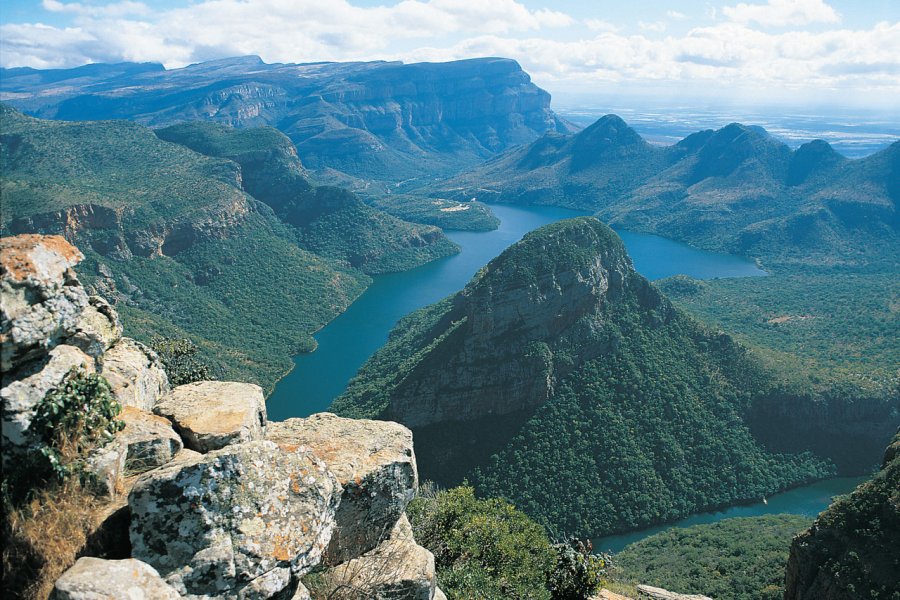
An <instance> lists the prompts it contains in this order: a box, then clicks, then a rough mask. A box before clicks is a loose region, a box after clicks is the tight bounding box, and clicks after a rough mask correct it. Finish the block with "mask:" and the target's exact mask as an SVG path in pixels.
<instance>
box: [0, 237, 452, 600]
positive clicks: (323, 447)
mask: <svg viewBox="0 0 900 600" xmlns="http://www.w3.org/2000/svg"><path fill="white" fill-rule="evenodd" d="M81 259H82V255H81V253H80V252H79V251H78V250H76V249H75V248H74V247H72V246H71V245H70V244H68V243H67V242H66V241H65V240H64V239H63V238H62V237H58V236H40V235H25V236H16V237H9V238H4V239H3V240H2V242H0V292H2V315H0V316H2V321H0V325H2V329H0V336H2V342H3V350H4V354H3V372H4V377H3V387H2V390H0V396H2V400H3V405H2V417H3V462H4V468H6V467H7V465H8V464H9V461H11V460H14V459H16V458H18V457H22V456H23V454H28V453H39V452H40V451H41V444H42V443H43V442H42V440H40V439H37V438H35V437H34V435H32V433H31V429H30V425H31V423H32V420H33V419H34V416H35V414H36V411H37V410H38V406H39V405H40V403H41V402H42V400H43V398H44V396H45V394H46V393H47V392H48V391H50V390H52V389H54V388H56V387H58V386H59V385H60V384H61V383H62V382H63V381H64V380H65V379H66V377H67V376H68V375H69V373H70V369H71V368H73V367H74V368H80V369H83V370H85V371H92V372H97V373H100V374H101V375H103V376H104V377H105V378H107V379H108V380H109V382H110V384H111V388H112V390H113V392H114V394H115V397H116V399H117V400H118V401H119V403H121V404H122V405H123V406H124V410H123V412H122V413H121V414H120V417H119V418H120V419H121V420H122V422H123V424H124V428H122V429H121V431H120V432H119V433H117V434H116V435H115V436H114V438H113V439H112V440H111V441H109V442H108V443H107V444H106V445H105V446H102V447H100V448H98V449H96V450H93V451H92V452H91V454H90V455H89V456H88V457H87V463H86V464H87V471H88V473H89V476H90V480H91V481H92V482H93V483H94V484H95V485H93V486H92V488H91V489H93V490H94V493H96V494H97V495H98V497H99V498H100V500H99V512H100V513H102V514H107V515H109V516H108V518H107V521H106V522H105V523H103V524H102V525H101V529H103V531H104V535H105V536H106V537H108V538H109V539H110V540H116V541H120V540H122V539H123V538H126V539H129V540H130V543H124V544H123V543H121V542H119V543H118V544H117V545H116V547H115V548H112V547H109V548H107V547H103V546H102V544H101V545H100V546H99V547H93V546H92V548H93V550H94V551H97V552H103V553H112V554H113V555H115V556H113V558H114V559H101V558H96V557H91V556H83V557H82V558H80V559H78V561H77V562H76V563H75V564H74V565H73V566H72V567H71V568H70V569H69V570H68V571H66V572H65V573H64V574H63V575H62V577H60V578H59V579H58V580H57V581H56V584H55V588H54V592H53V596H52V597H54V598H57V599H71V600H76V599H77V600H88V599H91V598H100V597H103V598H119V597H123V594H127V595H128V596H129V597H146V598H167V599H175V598H183V597H184V598H194V599H201V598H233V599H238V598H240V599H242V600H251V599H266V598H282V599H283V598H298V599H303V598H311V597H315V598H326V597H331V594H332V593H333V592H334V591H335V590H336V589H351V590H352V591H353V593H354V594H356V595H357V596H354V597H360V598H363V597H365V598H369V597H378V598H383V599H386V600H388V599H397V600H400V599H407V598H416V599H421V600H432V598H438V599H440V598H442V597H443V594H442V593H441V592H440V590H439V589H438V588H437V587H436V581H435V573H434V557H433V556H432V555H431V553H430V552H429V551H427V550H425V549H424V548H422V547H420V546H418V545H417V544H416V542H415V540H414V539H413V537H412V532H411V530H410V528H409V523H408V521H407V520H406V516H405V509H406V505H407V503H408V502H409V501H410V499H412V497H413V496H414V495H415V493H416V489H417V485H418V475H417V471H416V462H415V455H414V453H413V447H412V435H411V433H410V432H409V430H407V429H406V428H404V427H402V426H400V425H397V424H395V423H385V422H375V421H352V420H348V419H342V418H339V417H336V416H334V415H327V414H323V415H314V416H313V417H310V418H309V419H293V420H291V421H288V422H286V423H279V424H271V423H268V421H267V420H266V413H265V403H264V401H263V395H262V390H261V389H260V388H259V386H256V385H252V384H246V383H235V382H218V381H203V382H196V383H192V384H186V385H182V386H179V387H176V388H174V389H170V388H169V384H168V380H167V377H166V374H165V372H164V371H163V370H162V369H161V368H160V366H159V363H158V361H157V359H156V356H155V354H154V353H153V352H152V351H150V350H148V349H147V348H145V347H144V346H142V345H141V344H139V343H137V342H135V341H134V340H130V339H128V338H123V337H121V333H122V329H121V326H120V325H119V322H118V317H117V315H116V313H115V311H114V310H113V309H112V308H111V307H109V305H108V304H106V303H105V302H103V301H102V300H100V299H99V298H89V297H88V296H87V294H86V293H85V291H84V289H83V288H82V287H81V285H80V283H79V282H78V280H77V278H76V277H75V275H74V273H73V271H72V267H73V266H74V265H75V264H76V263H77V262H78V261H79V260H81ZM95 545H96V544H95ZM312 570H315V571H316V576H315V577H314V578H312V579H310V580H309V583H310V588H309V590H307V588H306V587H305V586H304V581H305V580H304V581H301V578H303V577H304V575H306V574H307V573H309V572H310V571H312Z"/></svg>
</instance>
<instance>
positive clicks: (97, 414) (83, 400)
mask: <svg viewBox="0 0 900 600" xmlns="http://www.w3.org/2000/svg"><path fill="white" fill-rule="evenodd" d="M121 410H122V407H121V405H120V404H119V402H118V401H117V400H116V399H115V396H113V393H112V390H111V389H110V387H109V383H108V382H107V381H106V379H104V378H103V377H102V376H100V375H97V374H96V373H85V372H84V370H83V369H72V370H71V371H69V374H68V375H67V376H66V378H65V379H64V380H63V382H62V384H61V385H60V386H59V387H56V388H53V389H52V390H50V391H49V392H47V395H46V396H44V398H43V399H42V400H41V402H40V403H39V404H38V405H37V409H36V411H35V416H34V419H33V420H32V422H31V433H32V435H33V436H34V437H35V438H36V439H37V440H39V441H40V443H41V444H42V446H41V449H40V452H41V454H42V455H43V456H44V457H45V458H46V459H47V461H48V463H49V468H50V470H51V471H52V473H53V474H54V475H55V476H56V477H57V478H58V479H61V480H62V479H65V478H67V477H69V476H70V475H72V474H74V473H76V472H79V471H80V470H81V468H82V467H83V466H84V457H85V455H86V453H87V452H88V451H89V450H91V449H93V448H97V447H100V446H104V445H106V443H107V442H109V441H110V440H112V438H113V436H114V435H115V434H116V432H118V431H121V430H122V429H123V428H124V427H125V424H124V423H123V422H122V421H119V420H118V419H116V417H117V416H118V415H119V413H120V412H121Z"/></svg>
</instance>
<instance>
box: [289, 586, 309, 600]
mask: <svg viewBox="0 0 900 600" xmlns="http://www.w3.org/2000/svg"><path fill="white" fill-rule="evenodd" d="M291 600H312V596H310V595H309V590H308V589H306V586H304V585H303V584H302V583H301V584H298V585H297V589H296V590H294V595H293V596H291Z"/></svg>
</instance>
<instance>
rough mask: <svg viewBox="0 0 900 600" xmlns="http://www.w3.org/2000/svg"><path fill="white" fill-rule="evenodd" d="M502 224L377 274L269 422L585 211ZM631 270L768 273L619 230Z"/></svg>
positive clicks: (302, 358)
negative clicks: (491, 267)
mask: <svg viewBox="0 0 900 600" xmlns="http://www.w3.org/2000/svg"><path fill="white" fill-rule="evenodd" d="M491 209H492V210H493V211H494V213H495V214H496V215H497V217H499V219H500V227H499V228H498V229H497V230H495V231H489V232H479V233H475V232H448V236H449V237H450V238H451V239H452V240H453V241H454V242H456V243H457V244H459V246H460V248H461V249H462V251H461V252H460V253H459V254H457V255H455V256H450V257H447V258H443V259H440V260H436V261H433V262H431V263H428V264H427V265H423V266H421V267H418V268H416V269H412V270H410V271H404V272H402V273H391V274H388V275H379V276H376V277H375V278H374V281H373V283H372V285H371V286H370V287H369V288H368V289H367V290H366V291H365V292H364V293H363V294H362V296H360V297H359V299H358V300H357V301H356V302H354V303H353V304H352V305H351V306H350V308H349V309H347V311H346V312H344V313H343V314H341V315H339V316H338V317H337V318H335V319H334V320H333V321H331V322H330V323H329V324H328V325H327V326H325V327H324V328H323V329H322V330H321V331H319V332H318V333H317V334H316V336H315V337H316V341H317V342H318V344H319V345H318V348H317V349H316V351H315V352H312V353H309V354H300V355H298V356H295V357H294V364H295V367H294V370H293V371H291V372H290V373H289V374H288V375H287V376H286V377H285V378H284V379H282V380H281V381H280V382H279V383H278V385H277V386H276V388H275V391H274V392H273V393H272V395H271V396H270V397H269V399H268V401H267V402H266V405H267V411H268V416H269V419H270V420H273V421H281V420H284V419H287V418H290V417H305V416H308V415H311V414H313V413H316V412H321V411H324V410H327V409H328V407H329V406H330V404H331V402H332V400H333V399H334V398H335V397H337V396H338V395H340V393H341V392H342V391H343V390H344V388H345V387H346V385H347V382H348V381H349V380H350V378H351V377H353V376H354V375H355V374H356V372H357V370H358V369H359V367H360V366H362V364H363V363H364V362H365V361H366V359H368V358H369V356H371V355H372V353H373V352H375V351H376V350H377V349H378V348H380V347H381V346H382V345H383V344H384V343H385V341H387V337H388V333H389V332H390V331H391V329H392V328H393V327H394V325H395V324H396V323H397V321H398V320H399V319H400V318H401V317H403V316H404V315H407V314H409V313H410V312H412V311H414V310H416V309H418V308H421V307H423V306H426V305H428V304H431V303H433V302H436V301H438V300H440V299H442V298H445V297H446V296H448V295H450V294H452V293H455V292H457V291H459V290H460V289H462V288H463V286H465V285H466V283H468V282H469V280H470V279H471V278H472V276H473V275H474V274H475V273H476V272H477V271H478V269H480V268H481V267H483V266H484V265H486V264H487V263H488V262H489V261H490V260H491V259H493V258H494V257H496V256H497V255H499V254H500V253H501V252H502V251H503V250H505V249H506V248H507V247H509V246H510V245H511V244H513V243H515V242H517V241H518V240H520V239H521V238H522V236H523V235H525V234H526V233H528V232H529V231H532V230H534V229H537V228H538V227H541V226H542V225H546V224H548V223H552V222H555V221H558V220H560V219H566V218H570V217H575V216H578V215H580V214H583V213H579V212H576V211H571V210H566V209H561V208H553V207H529V208H523V207H513V206H502V205H495V206H492V207H491ZM618 234H619V235H620V236H621V237H622V240H623V241H624V242H625V246H626V248H627V249H628V253H629V255H630V256H631V257H632V260H633V261H634V265H635V268H637V270H638V271H639V272H640V273H641V274H643V275H644V276H645V277H647V278H648V279H661V278H663V277H669V276H671V275H677V274H685V275H690V276H691V277H695V278H698V279H710V278H715V277H748V276H757V275H765V272H764V271H762V270H760V269H759V268H757V266H756V265H754V264H753V263H752V262H750V261H747V260H746V259H743V258H740V257H736V256H730V255H725V254H716V253H712V252H704V251H702V250H697V249H695V248H691V247H690V246H686V245H685V244H681V243H679V242H674V241H672V240H668V239H665V238H661V237H658V236H655V235H646V234H641V233H634V232H629V231H619V232H618ZM863 479H864V478H862V479H848V478H841V479H830V480H827V481H820V482H817V483H814V484H812V485H808V486H804V487H802V488H796V489H794V490H790V491H787V492H784V493H783V494H778V495H775V496H772V497H771V498H769V499H768V504H763V503H762V502H760V503H759V504H755V505H750V506H734V507H731V508H728V509H726V510H723V511H720V512H715V513H704V514H698V515H693V516H691V517H688V518H687V519H685V520H684V521H679V522H678V523H673V524H669V525H664V526H660V527H654V528H651V529H646V530H641V531H636V532H631V533H627V534H623V535H619V536H612V537H608V538H603V539H600V540H596V541H595V542H596V543H595V548H597V549H598V550H607V549H611V550H615V551H618V550H621V549H622V548H623V547H624V546H625V545H627V544H629V543H631V542H634V541H637V540H639V539H643V538H644V537H646V536H648V535H652V534H653V533H656V532H658V531H662V530H663V529H667V528H669V527H677V526H682V527H686V526H689V525H693V524H698V523H710V522H714V521H718V520H720V519H723V518H727V517H736V516H749V515H755V514H767V513H775V512H788V513H794V514H805V515H809V516H814V515H815V514H817V513H818V512H819V511H821V510H823V509H824V508H825V507H826V506H827V505H828V503H829V502H830V500H831V497H832V496H833V495H836V494H843V493H847V492H849V491H851V490H852V489H853V487H855V485H856V484H857V483H859V482H861V481H862V480H863Z"/></svg>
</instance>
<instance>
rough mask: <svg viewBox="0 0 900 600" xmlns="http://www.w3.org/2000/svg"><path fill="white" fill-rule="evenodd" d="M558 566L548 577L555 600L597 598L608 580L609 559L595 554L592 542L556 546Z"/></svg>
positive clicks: (571, 541)
mask: <svg viewBox="0 0 900 600" xmlns="http://www.w3.org/2000/svg"><path fill="white" fill-rule="evenodd" d="M553 549H554V550H555V551H556V566H555V567H554V568H553V569H552V570H551V571H550V573H549V575H548V576H547V588H548V589H549V590H550V594H551V596H550V597H551V598H552V599H553V600H584V599H585V598H588V597H590V596H591V595H593V594H594V593H595V592H596V591H597V590H599V589H600V586H601V585H602V584H603V580H604V578H605V577H606V573H607V569H608V567H609V563H610V560H609V556H607V555H597V554H592V553H591V550H592V546H591V543H590V541H587V542H582V541H580V540H578V539H575V538H572V539H571V540H569V541H568V542H566V543H562V544H554V545H553Z"/></svg>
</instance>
